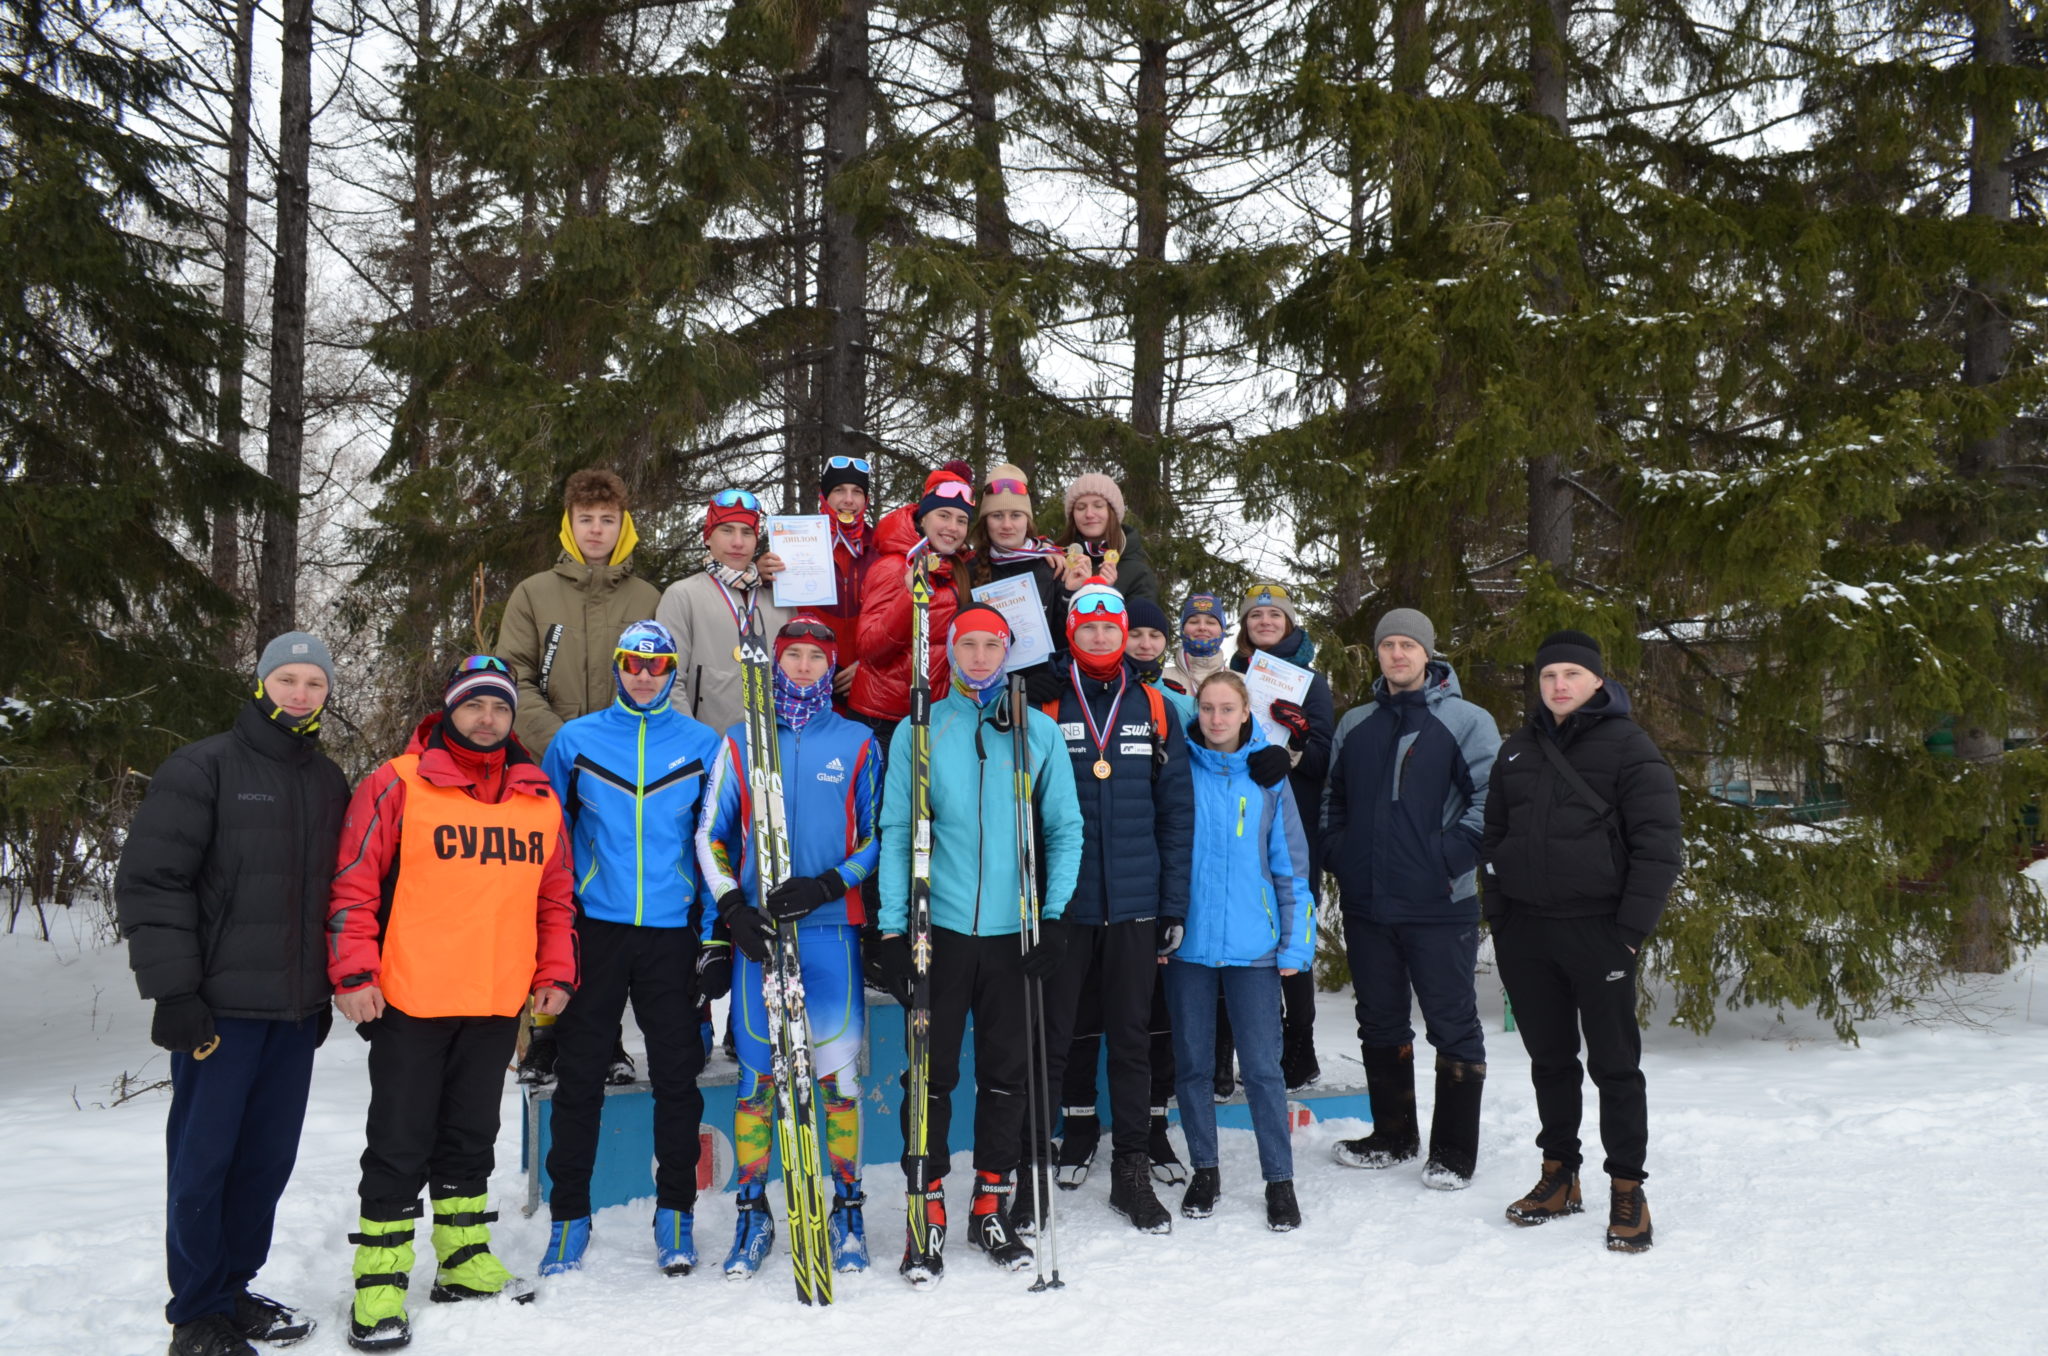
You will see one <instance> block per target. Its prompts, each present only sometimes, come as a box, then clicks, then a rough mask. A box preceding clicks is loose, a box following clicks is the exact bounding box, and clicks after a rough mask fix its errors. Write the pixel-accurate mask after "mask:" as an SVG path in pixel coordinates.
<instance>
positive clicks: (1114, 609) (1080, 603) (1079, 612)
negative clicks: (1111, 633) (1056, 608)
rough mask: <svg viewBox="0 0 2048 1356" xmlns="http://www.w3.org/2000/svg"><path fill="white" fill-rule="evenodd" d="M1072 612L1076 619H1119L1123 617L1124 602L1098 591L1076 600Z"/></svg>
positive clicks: (1111, 594) (1112, 595) (1115, 596)
mask: <svg viewBox="0 0 2048 1356" xmlns="http://www.w3.org/2000/svg"><path fill="white" fill-rule="evenodd" d="M1072 611H1073V614H1074V615H1075V616H1077V617H1099V616H1105V615H1107V616H1111V617H1121V616H1123V615H1124V600H1123V599H1121V598H1119V597H1117V595H1115V594H1114V593H1103V592H1101V591H1099V590H1098V591H1097V592H1094V593H1084V594H1082V595H1081V596H1080V597H1078V598H1076V599H1075V600H1074V606H1073V608H1072Z"/></svg>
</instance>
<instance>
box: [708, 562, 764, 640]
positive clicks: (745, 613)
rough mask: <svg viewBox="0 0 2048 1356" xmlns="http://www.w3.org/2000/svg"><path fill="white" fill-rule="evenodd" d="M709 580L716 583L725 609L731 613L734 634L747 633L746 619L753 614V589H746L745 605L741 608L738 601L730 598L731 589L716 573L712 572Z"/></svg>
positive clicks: (742, 634) (741, 634) (743, 634)
mask: <svg viewBox="0 0 2048 1356" xmlns="http://www.w3.org/2000/svg"><path fill="white" fill-rule="evenodd" d="M711 582H712V583H714V584H716V585H718V592H719V593H720V594H721V595H722V596H723V597H724V598H725V606H726V609H727V610H728V611H730V612H731V613H732V626H733V632H734V634H735V635H737V636H745V635H746V634H747V619H748V618H750V617H752V616H753V615H754V593H755V590H753V589H748V590H747V605H746V607H745V608H744V609H743V608H741V607H740V605H739V604H738V603H736V602H734V601H733V600H732V590H731V589H729V588H727V587H726V586H725V581H724V580H723V579H720V578H719V577H718V576H717V575H715V574H714V575H712V576H711Z"/></svg>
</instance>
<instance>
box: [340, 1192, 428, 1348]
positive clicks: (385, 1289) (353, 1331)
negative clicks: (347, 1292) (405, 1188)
mask: <svg viewBox="0 0 2048 1356" xmlns="http://www.w3.org/2000/svg"><path fill="white" fill-rule="evenodd" d="M363 1209H364V1211H365V1213H364V1215H363V1216H362V1218H361V1219H360V1220H359V1221H358V1223H360V1224H361V1225H362V1231H361V1232H360V1233H353V1234H350V1235H349V1236H348V1241H349V1242H351V1243H353V1244H355V1245H356V1262H355V1278H356V1297H355V1303H354V1305H353V1306H352V1307H351V1308H350V1310H349V1318H348V1344H349V1345H350V1346H352V1347H354V1348H355V1349H356V1350H357V1351H396V1350H397V1349H398V1348H400V1347H402V1346H404V1345H405V1344H406V1343H408V1342H410V1341H412V1325H411V1324H410V1323H408V1322H407V1321H406V1317H405V1288H406V1286H408V1285H410V1284H411V1283H412V1239H413V1231H414V1229H415V1227H416V1226H415V1225H414V1223H413V1221H414V1220H416V1219H418V1218H419V1215H420V1203H419V1202H418V1201H414V1202H412V1203H411V1204H410V1205H401V1206H396V1207H391V1206H384V1207H379V1206H373V1205H370V1204H369V1203H368V1202H365V1203H364V1205H363ZM373 1216H374V1218H373Z"/></svg>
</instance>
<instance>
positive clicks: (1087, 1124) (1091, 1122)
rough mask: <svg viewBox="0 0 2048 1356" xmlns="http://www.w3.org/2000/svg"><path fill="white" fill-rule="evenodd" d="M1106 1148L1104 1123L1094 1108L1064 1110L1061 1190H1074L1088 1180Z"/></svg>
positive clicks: (1061, 1130)
mask: <svg viewBox="0 0 2048 1356" xmlns="http://www.w3.org/2000/svg"><path fill="white" fill-rule="evenodd" d="M1101 1147H1102V1120H1101V1118H1100V1117H1098V1116H1097V1115H1096V1114H1095V1108H1094V1107H1092V1106H1069V1107H1061V1108H1060V1166H1059V1179H1060V1189H1061V1190H1063V1191H1073V1190H1074V1189H1076V1188H1077V1187H1079V1186H1080V1185H1081V1183H1083V1182H1085V1181H1087V1180H1088V1169H1089V1168H1091V1167H1093V1166H1094V1165H1095V1154H1096V1152H1097V1150H1099V1149H1100V1148H1101Z"/></svg>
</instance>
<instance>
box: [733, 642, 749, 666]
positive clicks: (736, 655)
mask: <svg viewBox="0 0 2048 1356" xmlns="http://www.w3.org/2000/svg"><path fill="white" fill-rule="evenodd" d="M732 657H733V661H734V662H735V663H745V662H746V654H745V652H744V651H743V650H742V649H741V648H740V647H739V646H737V645H735V646H733V647H732Z"/></svg>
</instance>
